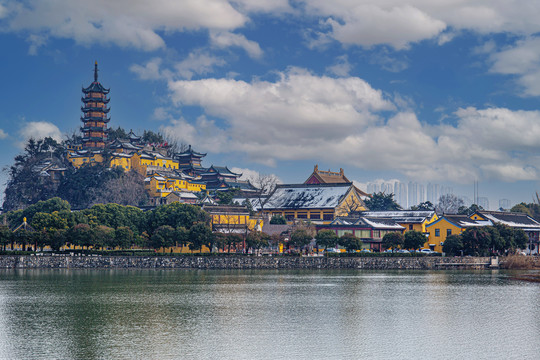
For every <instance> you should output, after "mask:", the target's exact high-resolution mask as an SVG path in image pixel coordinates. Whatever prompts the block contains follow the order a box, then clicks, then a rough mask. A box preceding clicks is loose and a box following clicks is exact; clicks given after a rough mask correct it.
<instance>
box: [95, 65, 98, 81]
mask: <svg viewBox="0 0 540 360" xmlns="http://www.w3.org/2000/svg"><path fill="white" fill-rule="evenodd" d="M97 74H98V68H97V61H96V63H95V64H94V81H95V82H97Z"/></svg>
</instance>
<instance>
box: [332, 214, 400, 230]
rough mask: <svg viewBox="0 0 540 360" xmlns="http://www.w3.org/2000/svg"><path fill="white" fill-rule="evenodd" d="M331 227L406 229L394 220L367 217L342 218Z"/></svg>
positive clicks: (333, 222) (337, 219)
mask: <svg viewBox="0 0 540 360" xmlns="http://www.w3.org/2000/svg"><path fill="white" fill-rule="evenodd" d="M330 225H344V226H357V227H369V228H373V229H384V230H404V229H405V228H404V227H403V226H401V225H399V224H398V223H396V221H395V220H394V219H390V218H367V217H363V216H361V217H350V216H341V217H337V218H336V219H334V221H332V223H331V224H330Z"/></svg>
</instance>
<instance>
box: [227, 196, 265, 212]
mask: <svg viewBox="0 0 540 360" xmlns="http://www.w3.org/2000/svg"><path fill="white" fill-rule="evenodd" d="M245 201H249V203H250V204H251V208H252V209H253V211H259V210H260V209H261V201H260V199H259V198H233V199H232V203H233V204H237V205H243V204H244V202H245Z"/></svg>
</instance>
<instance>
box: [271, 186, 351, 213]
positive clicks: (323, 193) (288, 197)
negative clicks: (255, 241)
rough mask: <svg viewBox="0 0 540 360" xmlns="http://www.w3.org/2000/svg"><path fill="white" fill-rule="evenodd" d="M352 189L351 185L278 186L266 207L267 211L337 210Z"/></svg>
mask: <svg viewBox="0 0 540 360" xmlns="http://www.w3.org/2000/svg"><path fill="white" fill-rule="evenodd" d="M351 187H352V185H351V184H313V185H310V184H290V185H278V186H277V187H276V189H275V190H274V192H273V193H272V194H271V195H270V197H269V198H268V200H267V201H266V204H265V205H264V206H265V208H266V209H313V208H317V209H321V208H335V207H337V206H338V205H339V204H340V202H341V200H342V199H343V198H344V197H345V195H346V194H347V192H348V191H349V190H350V189H351Z"/></svg>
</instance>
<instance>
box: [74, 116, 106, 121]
mask: <svg viewBox="0 0 540 360" xmlns="http://www.w3.org/2000/svg"><path fill="white" fill-rule="evenodd" d="M81 121H82V122H88V121H101V122H104V123H108V122H109V121H111V118H100V117H82V116H81Z"/></svg>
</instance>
